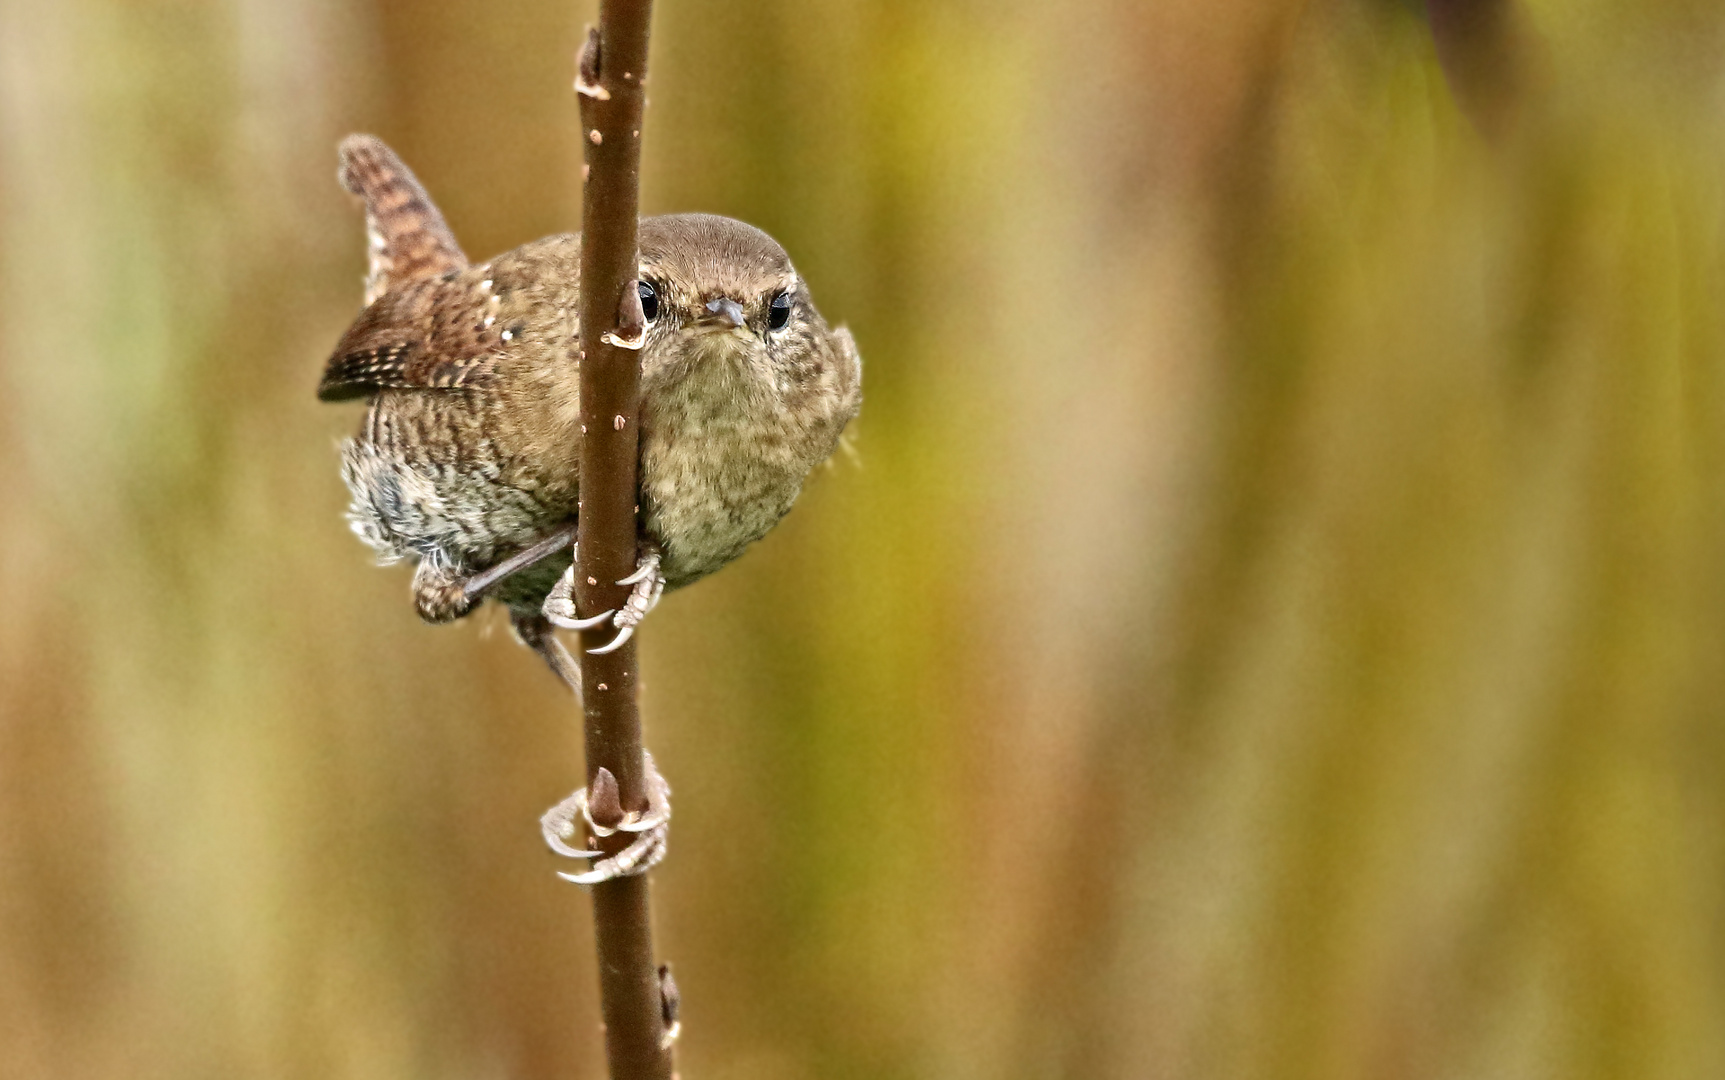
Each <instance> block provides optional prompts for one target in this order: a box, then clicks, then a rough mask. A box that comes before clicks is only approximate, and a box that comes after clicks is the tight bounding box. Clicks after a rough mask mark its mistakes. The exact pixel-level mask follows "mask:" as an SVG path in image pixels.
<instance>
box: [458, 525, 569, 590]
mask: <svg viewBox="0 0 1725 1080" xmlns="http://www.w3.org/2000/svg"><path fill="white" fill-rule="evenodd" d="M574 543H575V523H574V522H573V521H571V522H570V523H569V524H567V525H565V526H563V527H562V528H560V529H558V530H557V531H556V532H554V533H551V534H550V535H548V536H546V537H545V538H544V539H543V540H539V541H536V542H535V543H534V544H533V545H532V546H531V547H527V548H523V549H521V550H520V551H518V552H516V553H515V554H513V555H511V556H509V558H507V559H504V560H503V561H502V562H500V563H498V564H497V565H495V566H493V567H491V568H490V569H488V570H481V571H480V572H479V573H477V574H474V575H473V576H472V577H470V578H468V579H467V580H466V581H464V582H462V583H461V590H462V592H463V593H464V594H465V595H466V597H467V598H468V599H469V600H475V599H478V597H479V596H480V595H482V594H483V593H484V592H485V590H486V589H489V588H491V586H493V585H495V584H497V583H498V582H499V581H502V580H503V579H504V578H506V577H508V576H509V575H510V574H513V573H515V572H516V571H518V570H525V569H527V568H528V567H529V566H532V565H533V564H535V563H537V562H540V561H542V560H544V559H548V558H550V557H551V556H552V555H554V554H556V553H557V552H559V551H561V550H563V549H564V548H566V547H569V546H571V545H572V544H574Z"/></svg>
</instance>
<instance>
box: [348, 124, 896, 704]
mask: <svg viewBox="0 0 1725 1080" xmlns="http://www.w3.org/2000/svg"><path fill="white" fill-rule="evenodd" d="M340 178H341V182H342V184H343V185H344V186H345V187H346V188H347V189H348V190H349V191H351V192H353V193H355V194H356V195H359V196H361V197H362V198H363V199H364V201H365V212H366V226H367V231H368V234H369V237H370V249H371V266H370V274H369V276H368V278H367V280H366V289H365V303H366V307H365V309H364V311H362V312H361V313H360V315H359V318H358V319H356V320H355V321H354V324H353V326H352V327H350V328H349V329H348V331H347V333H346V334H344V335H343V336H342V338H341V341H340V343H338V344H337V345H336V348H335V352H334V354H333V355H332V356H331V358H330V360H329V364H328V367H327V368H326V369H325V371H324V375H323V381H322V383H321V384H320V385H319V386H318V397H320V398H322V399H323V400H325V401H340V400H344V399H348V398H360V397H363V398H368V399H369V406H368V408H367V410H366V414H365V419H364V421H363V422H362V424H361V425H360V429H359V433H358V434H357V435H356V436H355V437H354V438H353V439H351V440H349V441H348V442H347V443H346V444H345V445H344V447H343V450H342V476H343V479H344V480H346V482H347V486H348V488H349V489H350V490H351V492H352V495H353V502H352V508H351V513H350V517H351V520H352V522H353V528H354V531H355V532H356V533H358V534H359V536H360V537H361V538H362V539H363V540H365V542H366V543H368V544H370V545H371V546H372V547H373V548H374V549H376V551H377V552H378V554H379V555H380V556H381V558H382V559H383V560H384V561H386V562H393V561H396V560H399V559H411V560H414V561H416V562H417V564H418V568H417V570H416V571H415V574H414V579H413V595H414V600H415V603H416V605H417V607H418V609H419V613H420V615H421V616H422V617H423V618H425V619H426V620H428V621H431V622H445V621H448V620H451V619H456V618H460V617H461V616H463V615H466V614H467V613H468V612H469V611H471V610H472V609H473V607H474V606H475V605H476V604H477V603H479V602H480V601H481V600H482V599H483V597H484V596H485V595H491V596H493V597H495V598H496V599H497V600H499V601H501V602H502V603H503V604H504V605H506V606H507V607H508V609H509V612H510V616H511V621H512V623H513V625H514V627H515V629H516V632H517V634H518V635H519V636H520V637H521V639H522V640H523V642H525V643H526V644H528V645H529V646H531V647H533V648H534V649H535V650H536V651H538V652H539V653H540V654H541V655H542V656H544V657H545V659H546V660H547V661H548V662H549V663H550V664H551V666H552V669H553V670H554V671H557V672H558V674H559V675H561V676H562V677H563V678H564V679H565V680H566V681H573V683H574V685H577V686H578V685H579V681H578V679H576V678H575V677H574V673H573V666H572V664H571V663H570V662H569V657H568V655H567V654H566V653H564V652H563V651H562V648H561V646H560V645H558V644H557V643H556V640H555V638H554V637H552V635H551V633H550V626H549V625H548V615H549V616H550V618H551V619H553V620H555V621H557V622H560V623H562V624H563V625H579V624H577V623H574V622H573V621H572V619H573V615H574V611H573V605H572V604H570V603H569V602H568V598H569V591H568V587H569V584H570V580H571V579H570V574H571V572H572V571H571V565H570V564H571V557H570V550H569V549H570V543H571V540H572V538H573V535H574V530H573V522H574V520H575V515H576V509H577V499H578V497H579V489H580V472H581V462H580V444H581V440H580V402H579V395H578V386H579V379H578V369H577V360H576V333H577V321H576V320H577V315H576V312H577V298H576V291H577V288H578V285H579V274H580V249H581V238H580V237H579V236H578V235H560V236H550V237H546V238H545V239H542V240H536V241H534V242H532V243H530V244H524V245H522V246H521V247H518V248H516V249H515V250H513V251H510V252H508V253H506V254H503V255H499V256H497V257H496V258H494V259H492V260H490V261H489V262H485V263H482V264H480V265H477V266H473V265H469V263H468V261H467V258H466V256H464V255H463V254H462V252H461V248H460V246H459V245H457V244H456V242H455V238H454V236H453V235H452V234H451V233H450V231H449V227H448V226H447V225H446V224H445V223H444V220H443V216H442V215H441V214H440V213H439V212H438V210H437V208H436V206H434V205H433V204H432V202H431V200H430V198H429V197H428V196H427V195H426V193H425V191H424V189H423V188H421V187H420V185H419V182H418V181H417V180H416V179H415V178H414V176H413V174H412V173H411V172H409V171H408V169H407V168H406V166H404V165H403V164H402V163H401V161H400V159H398V158H397V157H396V156H395V154H394V153H393V152H392V151H391V150H390V149H389V148H388V147H387V146H385V145H384V144H383V143H382V142H381V141H379V140H378V139H376V138H373V137H371V136H368V135H353V136H349V137H348V138H347V139H346V140H344V141H343V143H342V145H341V171H340ZM640 249H641V265H640V275H639V277H640V284H639V291H640V296H641V305H642V310H643V312H644V314H645V315H646V317H647V320H648V326H647V331H646V342H645V345H644V346H643V348H642V351H641V353H640V357H641V430H640V473H639V475H640V508H641V516H640V520H641V529H642V541H643V542H642V551H643V552H644V553H645V554H644V556H643V561H642V568H641V572H640V573H639V574H638V575H637V576H636V577H637V578H638V579H639V580H638V581H633V582H632V583H635V584H636V593H635V594H634V596H633V597H632V598H631V603H630V605H629V607H628V608H627V609H625V611H624V612H623V613H620V614H618V616H617V625H618V626H619V627H621V628H622V630H623V632H624V634H626V633H627V631H628V629H629V628H630V627H631V626H632V625H633V623H634V621H638V619H639V617H640V616H641V615H643V614H645V610H646V608H647V607H649V606H650V605H651V603H652V601H654V600H656V599H657V596H658V593H659V592H660V591H661V590H663V589H665V588H672V589H674V588H678V587H680V586H683V585H687V584H689V583H690V582H693V581H695V580H697V579H699V578H701V577H704V576H706V575H707V574H710V573H712V572H713V571H715V570H717V569H719V568H720V567H722V566H724V565H725V564H726V563H728V562H730V561H731V560H732V559H735V558H736V557H737V556H738V555H740V554H742V552H743V549H744V548H746V547H748V545H749V544H750V543H752V542H754V541H755V540H758V539H760V538H761V537H762V536H764V535H765V534H766V532H767V530H769V529H771V528H772V527H773V525H774V524H776V523H777V522H778V520H779V519H780V518H782V517H783V516H784V515H785V514H786V513H787V512H788V511H789V510H790V508H791V504H792V503H793V502H795V500H796V497H797V494H798V492H799V491H800V490H801V488H802V483H803V479H804V477H805V476H807V474H808V472H809V470H810V469H812V468H813V467H814V466H815V465H816V464H818V463H819V462H821V461H823V460H825V459H826V458H827V457H828V456H829V455H830V454H831V453H832V451H833V449H834V447H835V446H836V445H837V443H838V440H839V436H840V434H841V433H842V432H843V431H844V428H845V425H846V424H847V423H849V422H850V420H851V419H852V418H853V417H855V416H856V415H857V412H858V410H859V409H860V408H861V404H862V392H861V376H862V362H861V358H860V357H859V356H858V354H857V349H856V344H855V342H854V341H853V340H852V338H851V335H850V333H849V332H848V331H846V330H845V329H844V328H842V327H838V328H830V329H829V328H828V326H827V324H826V323H825V322H824V321H823V320H822V319H821V316H820V313H819V312H818V311H816V310H815V307H814V304H813V302H812V301H811V300H810V299H809V292H808V287H807V285H806V284H805V283H804V282H803V280H802V278H801V277H799V276H798V274H797V272H796V270H795V269H794V268H793V267H792V265H791V261H790V258H789V257H788V256H787V255H786V254H785V252H784V249H783V248H781V247H780V246H779V245H778V244H777V243H776V242H775V241H774V240H773V239H772V238H771V237H769V236H768V235H767V234H766V233H763V232H761V231H760V230H759V229H756V228H754V227H752V226H749V225H745V224H743V223H742V222H740V221H734V220H732V219H730V218H723V217H715V216H712V215H708V214H673V215H667V216H664V217H651V218H644V219H643V220H642V221H641V224H640ZM548 600H549V601H550V603H549V604H548V603H547V601H548ZM560 612H561V614H559V613H560ZM592 621H593V620H589V621H588V622H589V623H591V622H592ZM621 636H622V635H620V637H621Z"/></svg>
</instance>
